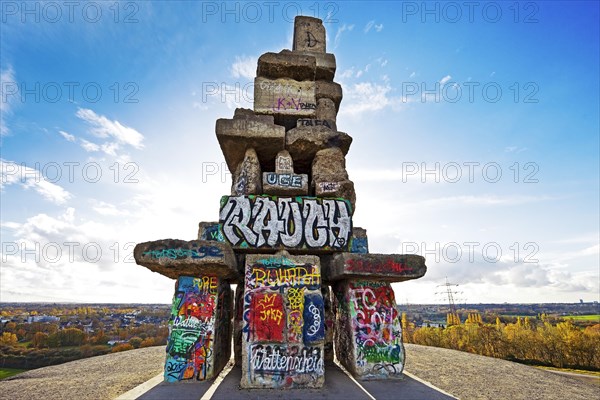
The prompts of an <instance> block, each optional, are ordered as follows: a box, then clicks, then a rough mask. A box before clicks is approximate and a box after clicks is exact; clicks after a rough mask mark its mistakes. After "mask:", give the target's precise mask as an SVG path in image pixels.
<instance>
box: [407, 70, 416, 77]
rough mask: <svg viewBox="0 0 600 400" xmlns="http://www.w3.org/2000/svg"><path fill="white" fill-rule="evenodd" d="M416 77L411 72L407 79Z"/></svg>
mask: <svg viewBox="0 0 600 400" xmlns="http://www.w3.org/2000/svg"><path fill="white" fill-rule="evenodd" d="M416 75H417V73H416V72H414V71H413V72H411V74H410V75H409V76H408V77H409V78H414V77H415V76H416Z"/></svg>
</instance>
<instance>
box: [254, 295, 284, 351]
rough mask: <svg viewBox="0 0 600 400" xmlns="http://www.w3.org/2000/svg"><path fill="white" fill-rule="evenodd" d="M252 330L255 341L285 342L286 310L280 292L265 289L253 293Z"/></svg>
mask: <svg viewBox="0 0 600 400" xmlns="http://www.w3.org/2000/svg"><path fill="white" fill-rule="evenodd" d="M250 312H251V317H250V322H251V324H252V328H251V332H253V333H254V337H253V339H254V341H256V342H258V341H267V342H269V341H270V342H283V341H284V340H283V337H284V327H285V320H284V319H283V316H284V313H285V310H284V309H283V297H282V296H281V294H280V293H277V292H270V291H263V292H255V293H253V294H252V302H251V304H250Z"/></svg>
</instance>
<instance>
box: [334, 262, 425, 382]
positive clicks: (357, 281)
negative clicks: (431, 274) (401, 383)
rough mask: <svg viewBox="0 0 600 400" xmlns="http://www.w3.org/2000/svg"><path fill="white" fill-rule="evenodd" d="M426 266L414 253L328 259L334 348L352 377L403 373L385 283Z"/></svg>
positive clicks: (419, 273) (396, 327)
mask: <svg viewBox="0 0 600 400" xmlns="http://www.w3.org/2000/svg"><path fill="white" fill-rule="evenodd" d="M425 271H426V267H425V259H424V258H423V257H421V256H415V255H397V254H359V253H339V254H335V255H334V256H332V257H331V259H330V260H329V263H328V265H327V278H328V279H329V280H330V281H333V282H334V284H333V292H334V302H335V307H334V309H335V312H336V330H335V338H334V341H335V351H336V355H337V358H338V360H339V361H340V362H341V363H342V365H343V366H344V367H345V368H346V369H347V370H348V371H350V372H351V373H352V375H354V376H355V377H356V378H358V379H363V380H369V379H387V378H399V377H401V376H402V370H403V369H404V347H403V345H402V328H401V323H400V318H399V315H398V310H397V308H396V300H395V297H394V290H393V289H392V287H391V285H390V282H400V281H405V280H408V279H415V278H419V277H421V276H423V275H424V274H425Z"/></svg>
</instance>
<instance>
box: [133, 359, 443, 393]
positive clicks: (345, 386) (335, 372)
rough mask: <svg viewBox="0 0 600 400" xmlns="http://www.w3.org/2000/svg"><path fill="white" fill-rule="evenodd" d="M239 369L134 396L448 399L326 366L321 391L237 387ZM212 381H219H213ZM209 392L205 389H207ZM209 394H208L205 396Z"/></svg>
mask: <svg viewBox="0 0 600 400" xmlns="http://www.w3.org/2000/svg"><path fill="white" fill-rule="evenodd" d="M241 377H242V370H241V368H240V367H234V368H233V369H231V371H230V372H229V373H228V374H227V375H226V376H225V377H224V379H222V381H220V383H216V384H218V386H217V387H216V388H215V385H216V384H215V385H213V381H207V382H183V383H175V384H173V383H170V384H169V383H160V384H158V385H156V386H154V387H153V388H152V389H150V390H149V391H147V392H146V393H144V394H142V395H141V396H139V397H138V400H163V399H174V400H175V399H176V400H199V399H208V398H210V399H214V400H237V399H256V400H275V399H285V400H293V399H310V400H318V399H343V400H355V399H356V400H372V399H377V400H380V399H427V400H449V399H453V398H454V397H451V396H448V395H446V394H444V393H442V392H441V391H438V390H436V389H435V388H433V387H431V386H429V385H427V384H425V383H423V382H420V381H419V380H417V379H415V378H413V377H410V376H407V375H404V378H403V379H394V380H386V381H367V382H360V383H359V382H356V381H355V380H353V379H351V378H350V377H349V376H348V375H347V374H346V373H345V372H344V371H343V370H342V369H341V368H340V367H338V366H337V365H333V364H330V365H327V366H326V368H325V385H324V386H323V387H322V388H321V389H285V390H272V389H251V390H242V389H240V388H239V385H240V379H241ZM216 382H219V379H217V381H216ZM211 386H212V389H211V392H212V393H210V392H209V388H211ZM207 392H209V393H207Z"/></svg>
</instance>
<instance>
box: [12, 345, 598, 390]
mask: <svg viewBox="0 0 600 400" xmlns="http://www.w3.org/2000/svg"><path fill="white" fill-rule="evenodd" d="M405 346H406V368H405V370H406V371H408V372H410V373H411V374H413V375H416V376H417V377H418V378H420V379H422V380H424V381H427V382H429V383H431V384H433V385H434V386H436V387H438V388H440V389H442V390H444V391H446V392H448V393H450V394H452V395H454V396H456V397H458V398H460V399H464V400H468V399H493V400H497V399H528V400H530V399H545V400H552V399H556V400H564V399H569V400H590V399H597V398H599V396H598V393H599V389H598V388H599V386H598V384H594V383H588V382H585V381H582V380H579V379H577V378H573V377H570V376H563V375H558V374H556V373H553V372H548V371H544V370H540V369H536V368H532V367H528V366H525V365H521V364H516V363H512V362H508V361H504V360H499V359H495V358H489V357H483V356H478V355H474V354H469V353H463V352H459V351H455V350H448V349H440V348H435V347H426V346H418V345H413V344H407V345H405ZM164 357H165V348H164V346H157V347H149V348H144V349H139V350H132V351H125V352H121V353H115V354H107V355H104V356H98V357H92V358H87V359H83V360H78V361H73V362H69V363H65V364H61V365H56V366H52V367H45V368H39V369H35V370H31V371H28V372H24V373H22V374H19V375H16V376H13V377H11V378H8V379H5V380H3V381H0V399H7V400H9V399H10V400H21V399H22V400H31V399H34V400H35V399H40V400H41V399H61V400H71V399H72V400H86V399H91V400H97V399H114V398H115V397H117V396H119V395H121V394H123V393H125V392H127V391H128V390H130V389H133V388H134V387H136V386H137V385H139V384H141V383H143V382H145V381H147V380H148V379H150V378H152V377H154V376H156V375H157V374H159V373H161V372H162V368H163V362H164Z"/></svg>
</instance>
